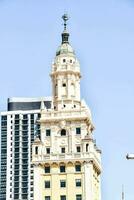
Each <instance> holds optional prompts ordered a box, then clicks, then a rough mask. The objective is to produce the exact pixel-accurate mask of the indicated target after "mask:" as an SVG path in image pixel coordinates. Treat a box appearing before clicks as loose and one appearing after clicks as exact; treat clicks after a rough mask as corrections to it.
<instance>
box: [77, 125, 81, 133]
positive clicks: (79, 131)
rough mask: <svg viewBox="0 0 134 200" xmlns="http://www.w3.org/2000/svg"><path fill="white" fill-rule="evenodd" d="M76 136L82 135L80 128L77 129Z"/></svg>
mask: <svg viewBox="0 0 134 200" xmlns="http://www.w3.org/2000/svg"><path fill="white" fill-rule="evenodd" d="M76 134H77V135H80V134H81V128H80V127H77V128H76Z"/></svg>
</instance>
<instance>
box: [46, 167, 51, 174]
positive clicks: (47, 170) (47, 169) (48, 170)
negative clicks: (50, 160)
mask: <svg viewBox="0 0 134 200" xmlns="http://www.w3.org/2000/svg"><path fill="white" fill-rule="evenodd" d="M45 173H46V174H47V173H50V166H46V167H45Z"/></svg>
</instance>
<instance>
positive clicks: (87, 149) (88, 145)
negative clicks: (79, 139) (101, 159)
mask: <svg viewBox="0 0 134 200" xmlns="http://www.w3.org/2000/svg"><path fill="white" fill-rule="evenodd" d="M88 146H89V144H86V152H88Z"/></svg>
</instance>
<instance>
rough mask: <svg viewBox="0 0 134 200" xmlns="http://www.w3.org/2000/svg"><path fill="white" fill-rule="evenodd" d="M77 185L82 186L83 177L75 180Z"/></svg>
mask: <svg viewBox="0 0 134 200" xmlns="http://www.w3.org/2000/svg"><path fill="white" fill-rule="evenodd" d="M75 184H76V187H81V179H76V180H75Z"/></svg>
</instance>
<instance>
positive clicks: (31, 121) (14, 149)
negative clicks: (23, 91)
mask: <svg viewBox="0 0 134 200" xmlns="http://www.w3.org/2000/svg"><path fill="white" fill-rule="evenodd" d="M41 102H44V105H45V107H46V109H49V108H50V107H51V100H50V98H9V99H8V103H7V111H6V112H1V151H0V156H1V162H0V200H15V199H16V200H23V199H24V200H33V166H32V164H31V158H32V155H31V154H32V149H31V144H32V142H33V141H34V138H35V136H36V135H38V136H39V137H40V126H39V125H38V123H37V120H38V119H39V118H40V107H41Z"/></svg>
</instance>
